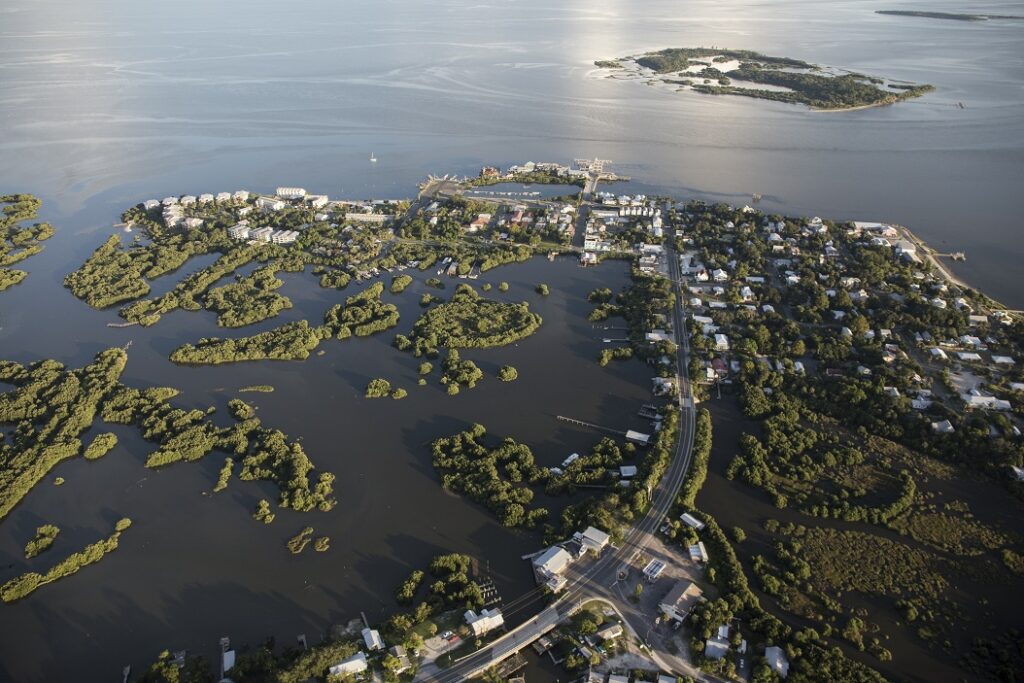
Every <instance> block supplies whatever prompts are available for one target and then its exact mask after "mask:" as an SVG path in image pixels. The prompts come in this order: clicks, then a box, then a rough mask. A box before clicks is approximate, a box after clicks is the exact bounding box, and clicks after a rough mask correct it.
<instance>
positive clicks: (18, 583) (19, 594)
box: [0, 518, 132, 602]
mask: <svg viewBox="0 0 1024 683" xmlns="http://www.w3.org/2000/svg"><path fill="white" fill-rule="evenodd" d="M131 525H132V521H131V520H130V519H128V518H124V519H121V520H119V521H118V522H117V524H116V525H115V527H114V533H112V534H111V535H110V536H108V537H107V538H105V539H103V540H102V541H97V542H96V543H92V544H90V545H87V546H86V547H85V548H83V549H82V550H80V551H78V552H76V553H72V554H71V555H68V556H67V557H66V558H64V559H63V560H61V561H60V562H58V563H57V564H55V565H54V566H53V567H51V568H50V569H49V571H47V572H46V573H45V574H38V573H36V572H28V573H26V574H22V575H21V576H16V577H15V578H13V579H11V580H10V581H8V582H7V583H5V584H4V585H3V586H0V599H2V600H3V601H4V602H14V601H16V600H21V599H22V598H24V597H27V596H28V595H29V594H30V593H32V592H33V591H35V590H38V589H39V588H42V587H43V586H45V585H46V584H48V583H53V582H54V581H56V580H58V579H62V578H64V577H66V576H71V575H72V574H74V573H76V572H77V571H78V570H80V569H81V568H82V567H85V566H88V565H90V564H94V563H96V562H99V561H100V560H102V559H103V557H104V556H105V555H106V554H107V553H110V552H113V551H114V550H116V549H117V544H118V540H119V539H120V538H121V532H123V531H124V530H125V529H127V528H128V527H130V526H131Z"/></svg>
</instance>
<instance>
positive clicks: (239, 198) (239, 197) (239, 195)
mask: <svg viewBox="0 0 1024 683" xmlns="http://www.w3.org/2000/svg"><path fill="white" fill-rule="evenodd" d="M231 198H232V199H234V200H235V201H236V202H247V201H249V191H248V190H238V191H237V192H234V193H233V194H232V195H231Z"/></svg>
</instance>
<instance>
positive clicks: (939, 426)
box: [932, 420, 956, 434]
mask: <svg viewBox="0 0 1024 683" xmlns="http://www.w3.org/2000/svg"><path fill="white" fill-rule="evenodd" d="M932 431H933V432H935V433H936V434H952V433H953V432H955V431H956V430H955V429H954V428H953V423H952V422H950V421H949V420H943V421H942V422H932Z"/></svg>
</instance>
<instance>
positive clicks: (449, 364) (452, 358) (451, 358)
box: [441, 349, 484, 396]
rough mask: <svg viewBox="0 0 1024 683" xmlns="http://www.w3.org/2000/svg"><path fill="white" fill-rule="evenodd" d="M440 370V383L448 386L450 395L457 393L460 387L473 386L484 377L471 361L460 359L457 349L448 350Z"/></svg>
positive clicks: (470, 387)
mask: <svg viewBox="0 0 1024 683" xmlns="http://www.w3.org/2000/svg"><path fill="white" fill-rule="evenodd" d="M441 370H442V372H441V384H443V385H445V386H446V387H447V388H448V393H449V394H450V395H452V396H454V395H455V394H457V393H459V388H460V387H466V388H467V389H473V388H475V387H476V383H477V382H479V381H480V380H482V379H483V378H484V371H483V370H481V369H480V368H479V366H477V364H476V363H474V362H473V361H471V360H462V359H461V358H460V357H459V352H458V350H457V349H452V350H450V351H449V352H448V357H447V358H445V359H444V363H442V365H441Z"/></svg>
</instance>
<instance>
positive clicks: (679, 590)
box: [658, 581, 704, 621]
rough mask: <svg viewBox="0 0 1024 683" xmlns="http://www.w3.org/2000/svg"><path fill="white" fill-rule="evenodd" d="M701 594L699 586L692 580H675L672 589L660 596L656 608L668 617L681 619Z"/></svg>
mask: <svg viewBox="0 0 1024 683" xmlns="http://www.w3.org/2000/svg"><path fill="white" fill-rule="evenodd" d="M703 594H704V593H703V591H701V589H700V587H699V586H698V585H697V584H695V583H693V582H692V581H677V582H676V585H675V586H673V587H672V590H670V591H669V592H668V594H667V595H665V597H664V598H662V600H661V602H660V603H659V604H658V609H660V610H661V612H662V614H664V615H665V616H666V617H668V618H669V619H676V620H678V621H682V620H683V619H685V618H686V615H688V614H689V613H690V610H692V609H693V607H694V605H696V604H697V602H698V601H699V600H700V599H701V596H702V595H703Z"/></svg>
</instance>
